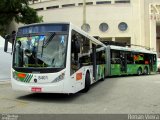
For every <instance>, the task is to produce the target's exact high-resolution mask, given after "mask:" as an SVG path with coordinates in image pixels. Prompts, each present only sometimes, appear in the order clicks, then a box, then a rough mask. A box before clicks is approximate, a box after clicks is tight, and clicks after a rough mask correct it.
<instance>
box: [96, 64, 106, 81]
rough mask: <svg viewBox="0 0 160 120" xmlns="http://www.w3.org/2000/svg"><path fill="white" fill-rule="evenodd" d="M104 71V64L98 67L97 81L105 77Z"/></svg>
mask: <svg viewBox="0 0 160 120" xmlns="http://www.w3.org/2000/svg"><path fill="white" fill-rule="evenodd" d="M104 70H105V65H104V64H102V65H97V75H96V77H97V78H96V80H100V79H102V78H103V77H104V76H105V75H104V74H105V73H104Z"/></svg>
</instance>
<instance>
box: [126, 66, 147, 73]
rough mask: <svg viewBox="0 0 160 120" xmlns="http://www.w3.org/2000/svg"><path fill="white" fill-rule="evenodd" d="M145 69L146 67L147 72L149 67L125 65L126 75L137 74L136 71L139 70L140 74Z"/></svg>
mask: <svg viewBox="0 0 160 120" xmlns="http://www.w3.org/2000/svg"><path fill="white" fill-rule="evenodd" d="M145 67H147V68H148V70H149V65H142V64H128V65H127V74H130V75H133V74H137V70H138V69H139V68H141V69H142V73H143V72H144V68H145Z"/></svg>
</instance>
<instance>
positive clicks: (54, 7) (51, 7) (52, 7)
mask: <svg viewBox="0 0 160 120" xmlns="http://www.w3.org/2000/svg"><path fill="white" fill-rule="evenodd" d="M56 8H59V6H58V5H57V6H49V7H47V8H46V9H56Z"/></svg>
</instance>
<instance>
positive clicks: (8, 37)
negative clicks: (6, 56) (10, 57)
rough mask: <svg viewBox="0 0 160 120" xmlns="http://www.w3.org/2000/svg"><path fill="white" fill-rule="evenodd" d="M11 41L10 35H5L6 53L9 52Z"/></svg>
mask: <svg viewBox="0 0 160 120" xmlns="http://www.w3.org/2000/svg"><path fill="white" fill-rule="evenodd" d="M9 39H10V35H5V42H4V52H7V51H8V42H9Z"/></svg>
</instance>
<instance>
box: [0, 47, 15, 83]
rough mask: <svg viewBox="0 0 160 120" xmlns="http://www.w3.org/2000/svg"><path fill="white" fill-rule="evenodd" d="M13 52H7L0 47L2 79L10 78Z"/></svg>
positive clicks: (0, 72)
mask: <svg viewBox="0 0 160 120" xmlns="http://www.w3.org/2000/svg"><path fill="white" fill-rule="evenodd" d="M11 57H12V56H11V54H10V53H5V52H4V51H3V48H2V47H0V81H4V80H10V71H11Z"/></svg>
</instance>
